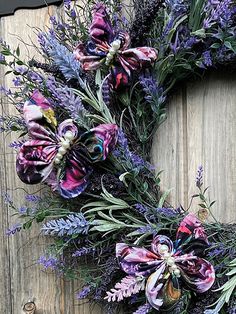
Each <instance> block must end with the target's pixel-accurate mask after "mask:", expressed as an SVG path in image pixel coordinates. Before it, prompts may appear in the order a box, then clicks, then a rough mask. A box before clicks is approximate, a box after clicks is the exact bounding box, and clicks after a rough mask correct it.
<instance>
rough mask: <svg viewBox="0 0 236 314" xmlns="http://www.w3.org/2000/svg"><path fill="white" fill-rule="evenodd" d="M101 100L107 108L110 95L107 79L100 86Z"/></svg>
mask: <svg viewBox="0 0 236 314" xmlns="http://www.w3.org/2000/svg"><path fill="white" fill-rule="evenodd" d="M102 98H103V101H104V102H105V104H106V105H107V106H109V105H110V101H111V95H110V86H109V81H108V79H106V80H105V82H104V83H103V85H102Z"/></svg>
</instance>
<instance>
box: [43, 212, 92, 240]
mask: <svg viewBox="0 0 236 314" xmlns="http://www.w3.org/2000/svg"><path fill="white" fill-rule="evenodd" d="M88 230H89V223H88V221H87V220H86V219H85V217H84V215H83V214H81V213H78V214H75V215H72V214H71V215H69V216H67V218H60V219H57V220H50V221H48V222H47V223H46V224H44V225H43V227H42V231H43V232H44V233H45V234H46V235H56V236H58V237H62V236H65V235H68V236H70V235H73V234H87V233H88Z"/></svg>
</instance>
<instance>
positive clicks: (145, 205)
mask: <svg viewBox="0 0 236 314" xmlns="http://www.w3.org/2000/svg"><path fill="white" fill-rule="evenodd" d="M64 8H65V12H66V15H67V22H65V20H63V19H61V18H56V17H54V16H52V17H51V18H50V21H51V27H50V28H49V29H48V30H47V31H39V33H38V42H39V45H40V49H38V51H39V52H40V53H41V55H42V57H43V58H44V60H45V61H44V63H42V62H39V61H37V60H36V59H31V60H29V61H28V62H25V61H23V60H22V59H21V58H20V49H19V47H17V49H14V50H12V49H11V48H10V47H9V46H8V45H7V43H6V42H4V41H3V40H1V42H0V47H1V50H0V63H1V64H2V65H5V66H7V68H8V70H7V73H13V74H14V75H15V77H14V79H13V83H14V85H15V87H17V89H16V90H14V91H13V90H10V89H6V88H5V87H3V86H2V87H1V91H2V92H3V93H4V94H5V95H6V96H7V97H8V99H9V101H11V102H12V103H13V105H14V106H15V108H16V109H17V110H18V112H19V114H20V116H19V115H16V116H3V117H1V122H0V123H1V131H2V132H10V131H11V132H13V131H14V132H18V133H19V140H17V141H14V142H13V143H11V147H12V148H14V149H17V151H18V153H17V160H16V172H17V174H18V176H19V178H20V179H21V180H22V181H23V182H24V183H26V184H37V183H43V184H44V185H47V186H49V187H50V190H49V189H48V188H42V193H41V195H43V197H42V196H38V195H32V194H31V195H26V204H25V205H24V206H22V207H20V209H18V208H17V206H16V205H15V204H14V202H13V201H12V199H11V197H10V195H8V194H6V202H7V203H8V204H9V205H10V206H11V207H12V209H13V210H14V211H17V213H18V214H19V218H21V220H19V223H17V224H15V225H14V226H12V227H10V228H9V229H8V230H7V234H8V235H13V234H15V233H16V232H19V231H21V230H25V229H28V228H30V227H31V225H32V224H33V222H36V223H40V224H41V230H42V233H43V234H45V236H52V237H53V239H54V243H53V244H52V245H50V246H49V248H48V251H47V252H46V254H45V255H43V256H41V258H40V259H39V263H40V264H41V265H43V266H44V267H45V268H52V269H53V270H55V271H57V272H58V274H64V275H65V276H66V275H69V276H70V277H78V276H79V278H80V279H81V280H83V282H84V286H83V288H82V290H80V291H78V293H77V298H78V299H84V298H87V299H89V300H90V301H91V302H99V303H100V304H102V306H103V308H104V313H105V312H107V313H116V312H117V311H118V310H119V308H121V307H122V306H123V308H124V309H125V313H136V314H144V313H157V312H159V313H165V312H166V311H168V312H169V313H182V314H184V313H205V314H215V313H230V314H232V313H235V311H236V300H235V287H236V248H235V241H236V233H235V225H230V224H228V225H224V224H221V223H219V222H217V221H216V222H214V223H212V222H211V221H210V219H209V218H210V216H211V207H212V206H213V204H214V202H210V200H209V199H208V197H207V188H206V189H204V187H203V180H202V176H203V169H202V167H199V169H198V171H197V178H196V189H197V193H196V194H194V195H193V196H192V197H194V198H196V197H198V198H199V200H200V204H199V209H196V208H195V210H194V209H193V210H192V211H191V212H189V211H188V210H185V209H184V208H182V207H180V208H177V209H175V208H173V207H171V206H170V205H169V204H168V203H167V202H166V197H167V195H168V193H167V192H164V193H162V192H161V190H160V179H159V174H156V173H155V169H154V168H153V167H152V165H151V164H150V162H149V159H150V155H149V152H150V146H151V143H152V137H153V134H154V133H155V131H156V129H157V127H158V126H159V125H160V124H161V123H162V122H163V121H164V119H165V103H166V99H167V96H168V95H169V94H170V91H171V90H172V88H173V86H174V85H175V84H176V83H177V82H178V81H182V80H183V79H185V78H187V77H189V75H192V74H201V73H202V72H203V71H204V70H205V69H208V68H211V67H219V66H221V65H224V66H227V65H230V64H232V63H235V60H236V37H235V30H236V6H235V3H234V1H233V0H222V1H218V0H199V1H191V0H166V1H161V0H149V1H145V2H143V1H140V0H134V1H133V3H132V4H131V5H130V6H127V7H126V6H125V5H121V3H120V2H119V1H114V3H113V4H111V3H110V2H109V1H104V2H97V3H92V2H91V1H88V3H87V5H86V8H82V7H81V6H79V5H78V4H77V3H76V2H73V3H72V2H71V1H70V0H65V1H64ZM125 9H126V10H125ZM125 11H127V12H128V13H127V12H126V14H124V12H125ZM232 231H234V232H232ZM88 257H89V259H88ZM88 260H89V262H88ZM78 269H80V270H83V271H81V272H80V275H78V271H77V270H78Z"/></svg>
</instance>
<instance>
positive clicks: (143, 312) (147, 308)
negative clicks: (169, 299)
mask: <svg viewBox="0 0 236 314" xmlns="http://www.w3.org/2000/svg"><path fill="white" fill-rule="evenodd" d="M152 309H153V308H152V307H151V305H150V304H148V303H146V304H144V305H141V306H140V307H139V308H138V309H137V310H136V311H135V312H133V314H147V313H150V312H151V310H152Z"/></svg>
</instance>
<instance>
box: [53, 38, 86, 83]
mask: <svg viewBox="0 0 236 314" xmlns="http://www.w3.org/2000/svg"><path fill="white" fill-rule="evenodd" d="M48 41H49V43H50V48H49V49H48V54H49V56H50V57H51V58H52V59H53V61H54V63H55V65H57V66H58V68H59V69H60V71H61V72H62V74H63V75H64V76H65V78H66V79H67V80H70V79H73V78H76V79H77V80H78V82H79V84H80V86H81V87H82V88H84V87H85V84H84V82H83V80H82V79H81V76H80V75H81V68H80V63H79V62H78V61H77V60H76V59H75V56H74V54H73V53H72V52H70V51H69V50H68V49H67V48H66V47H65V46H63V45H62V44H60V43H59V42H58V41H57V39H54V38H48Z"/></svg>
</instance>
